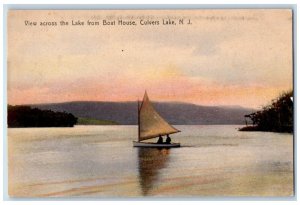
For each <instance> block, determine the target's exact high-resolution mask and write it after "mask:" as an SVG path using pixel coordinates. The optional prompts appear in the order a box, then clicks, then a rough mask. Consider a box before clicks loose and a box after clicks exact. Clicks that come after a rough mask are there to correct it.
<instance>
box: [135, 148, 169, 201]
mask: <svg viewBox="0 0 300 205" xmlns="http://www.w3.org/2000/svg"><path fill="white" fill-rule="evenodd" d="M169 152H170V150H169V149H158V148H138V168H139V182H140V187H141V191H142V194H143V196H147V195H149V192H150V191H151V190H152V188H153V186H154V185H155V183H156V182H157V181H158V179H159V171H160V169H162V168H165V167H166V164H167V161H168V157H169Z"/></svg>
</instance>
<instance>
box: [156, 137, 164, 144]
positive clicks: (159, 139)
mask: <svg viewBox="0 0 300 205" xmlns="http://www.w3.org/2000/svg"><path fill="white" fill-rule="evenodd" d="M162 143H163V138H162V137H161V135H159V138H158V140H157V144H162Z"/></svg>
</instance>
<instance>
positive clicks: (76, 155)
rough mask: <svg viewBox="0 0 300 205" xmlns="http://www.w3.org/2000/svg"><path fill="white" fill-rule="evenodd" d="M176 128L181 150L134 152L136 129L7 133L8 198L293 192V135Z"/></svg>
mask: <svg viewBox="0 0 300 205" xmlns="http://www.w3.org/2000/svg"><path fill="white" fill-rule="evenodd" d="M238 127H240V126H238V125H236V126H234V125H210V126H201V125H195V126H176V128H178V129H180V130H181V131H182V132H180V133H177V134H174V135H171V136H172V141H173V142H180V143H181V145H182V147H181V148H173V149H156V148H134V147H132V141H133V140H136V138H137V126H76V127H74V128H9V129H8V143H9V147H8V151H9V155H8V161H9V173H8V174H9V177H8V180H9V189H8V190H9V195H10V196H11V197H70V196H77V197H99V198H103V197H142V196H147V197H152V196H155V197H201V196H291V195H293V135H292V134H279V133H271V132H239V131H237V128H238Z"/></svg>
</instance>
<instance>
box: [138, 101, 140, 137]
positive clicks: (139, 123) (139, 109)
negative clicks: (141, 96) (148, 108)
mask: <svg viewBox="0 0 300 205" xmlns="http://www.w3.org/2000/svg"><path fill="white" fill-rule="evenodd" d="M138 141H140V102H139V100H138Z"/></svg>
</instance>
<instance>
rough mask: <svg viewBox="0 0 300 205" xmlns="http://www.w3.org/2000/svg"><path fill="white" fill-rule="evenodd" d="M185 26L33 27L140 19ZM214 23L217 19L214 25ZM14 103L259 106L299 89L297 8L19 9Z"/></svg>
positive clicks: (14, 33) (11, 56) (11, 75)
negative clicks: (145, 100) (295, 68)
mask: <svg viewBox="0 0 300 205" xmlns="http://www.w3.org/2000/svg"><path fill="white" fill-rule="evenodd" d="M142 15H144V16H151V18H154V19H155V20H161V19H164V18H167V17H168V16H172V18H175V19H176V18H183V17H184V18H185V19H190V20H191V22H192V25H183V26H179V25H177V26H163V25H159V26H142V25H137V26H94V27H88V26H84V27H80V26H65V27H61V26H56V27H50V26H48V27H43V26H35V27H33V26H25V24H24V21H25V20H30V21H41V19H43V20H45V21H57V22H59V21H61V20H64V21H72V20H77V19H80V20H83V21H87V20H89V19H98V20H99V19H100V20H99V21H100V22H101V19H104V18H107V17H108V16H114V17H113V19H114V18H115V19H117V18H118V17H120V16H122V17H121V18H125V17H126V16H127V17H128V16H131V17H133V19H137V22H139V19H138V18H139V17H140V16H142ZM213 17H214V18H213ZM7 74H8V76H7V79H8V86H7V87H8V104H12V105H16V104H34V103H52V102H66V101H136V100H137V99H142V97H143V94H144V91H145V90H147V92H148V95H149V97H150V99H151V100H152V101H181V102H189V103H194V104H200V105H240V106H243V107H250V108H260V107H261V106H264V105H266V104H268V103H269V102H270V101H271V100H272V99H274V98H276V96H278V95H279V94H280V93H282V92H283V91H288V90H291V89H292V88H293V82H292V81H293V68H292V13H291V11H290V10H280V9H277V10H256V9H253V10H198V11H197V10H190V11H178V10H177V11H10V12H9V15H8V67H7Z"/></svg>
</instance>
